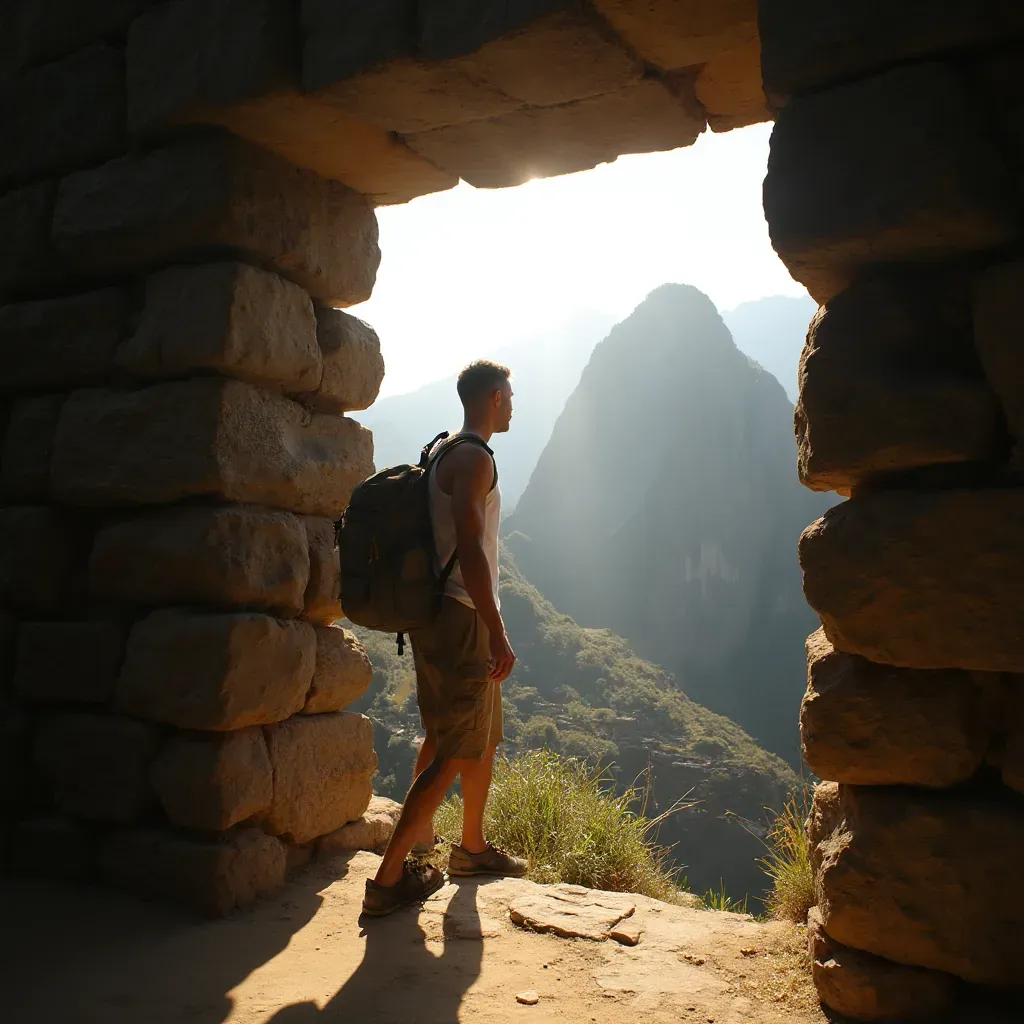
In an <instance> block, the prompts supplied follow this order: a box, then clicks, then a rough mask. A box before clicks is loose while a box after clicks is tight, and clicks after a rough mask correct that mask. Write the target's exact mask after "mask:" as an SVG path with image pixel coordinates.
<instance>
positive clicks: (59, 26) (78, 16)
mask: <svg viewBox="0 0 1024 1024" xmlns="http://www.w3.org/2000/svg"><path fill="white" fill-rule="evenodd" d="M151 2H152V0H90V2H89V3H88V4H83V3H81V2H80V0H37V2H30V3H26V4H24V5H23V6H24V7H25V8H26V17H25V20H24V22H23V25H22V34H21V40H20V42H21V52H22V58H23V60H24V62H25V63H26V64H36V63H39V62H41V61H45V60H52V59H53V58H54V57H60V56H62V55H63V54H65V53H71V52H72V51H73V50H77V49H78V48H79V47H82V46H87V45H88V44H89V43H93V42H96V41H97V40H99V39H104V38H107V37H109V36H111V35H113V34H115V33H118V32H120V31H122V30H123V29H124V28H126V27H127V25H128V23H129V22H130V21H131V20H132V18H134V17H135V15H136V14H138V13H139V11H140V10H142V9H143V7H145V5H146V4H147V3H151Z"/></svg>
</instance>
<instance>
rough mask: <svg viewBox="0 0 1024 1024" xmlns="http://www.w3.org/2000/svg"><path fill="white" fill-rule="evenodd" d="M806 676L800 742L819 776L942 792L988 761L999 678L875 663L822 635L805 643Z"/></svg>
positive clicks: (850, 781) (864, 784)
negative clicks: (991, 716)
mask: <svg viewBox="0 0 1024 1024" xmlns="http://www.w3.org/2000/svg"><path fill="white" fill-rule="evenodd" d="M807 674H808V679H807V693H806V694H805V696H804V699H803V703H802V705H801V707H800V740H801V745H802V749H803V755H804V760H805V761H806V762H807V766H808V767H809V768H810V769H811V771H812V772H814V774H815V775H817V776H819V777H820V778H823V779H831V780H834V781H836V782H843V783H851V784H855V785H862V786H926V787H932V788H937V789H942V788H946V787H949V786H954V785H956V784H957V783H959V782H964V781H966V780H967V779H969V778H971V776H972V775H974V774H975V772H976V771H977V770H978V769H979V768H980V767H981V765H982V763H983V762H984V760H985V753H986V751H987V749H988V746H989V742H990V739H991V736H990V730H989V726H988V714H987V712H988V711H989V710H990V708H991V707H992V706H994V700H993V698H994V697H995V696H996V694H997V692H998V685H997V680H998V677H991V679H989V678H987V677H985V676H984V675H983V674H982V673H976V674H974V676H972V674H971V673H969V672H963V671H957V670H955V669H949V670H946V671H917V670H914V669H905V668H893V667H892V666H891V665H876V664H874V663H872V662H870V661H867V660H866V659H865V658H861V657H858V656H857V655H855V654H843V653H842V652H841V651H837V650H836V649H835V648H834V647H833V646H832V644H831V643H830V642H829V640H828V638H827V637H826V636H825V631H824V630H823V629H819V630H818V631H817V632H816V633H813V634H812V635H811V636H810V637H809V638H808V640H807ZM986 683H988V684H990V685H986Z"/></svg>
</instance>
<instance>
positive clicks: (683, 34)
mask: <svg viewBox="0 0 1024 1024" xmlns="http://www.w3.org/2000/svg"><path fill="white" fill-rule="evenodd" d="M594 6H595V7H596V8H597V9H598V11H600V12H601V14H603V15H604V17H605V18H607V19H608V22H609V23H610V24H611V26H612V28H614V29H615V31H616V32H618V33H619V34H620V35H621V36H622V37H623V39H625V40H626V42H627V43H629V45H630V46H632V47H633V49H635V50H636V51H637V52H638V53H639V54H640V55H641V56H642V57H643V58H644V59H645V60H648V61H650V62H651V63H652V64H656V65H657V66H658V67H661V68H665V69H672V68H685V67H692V66H693V65H695V64H704V63H706V62H708V61H710V60H713V59H714V57H715V56H716V55H717V54H721V53H722V52H723V51H726V50H728V49H729V47H730V46H731V45H732V44H733V43H734V41H735V40H736V39H737V38H745V37H747V36H749V35H750V32H751V30H753V32H754V34H755V35H756V32H757V0H719V2H716V3H679V2H678V0H595V3H594Z"/></svg>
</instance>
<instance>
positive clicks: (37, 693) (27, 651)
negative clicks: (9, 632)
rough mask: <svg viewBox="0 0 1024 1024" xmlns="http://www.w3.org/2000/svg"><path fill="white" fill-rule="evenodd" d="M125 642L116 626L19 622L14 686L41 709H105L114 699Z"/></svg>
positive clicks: (102, 623)
mask: <svg viewBox="0 0 1024 1024" xmlns="http://www.w3.org/2000/svg"><path fill="white" fill-rule="evenodd" d="M124 640H125V637H124V630H123V628H122V627H121V625H120V624H119V623H116V622H110V621H96V622H23V623H22V624H21V626H20V628H19V630H18V646H17V660H16V663H15V670H14V686H15V688H16V689H18V690H19V691H20V692H21V693H22V694H23V695H24V696H25V697H27V698H28V699H29V700H31V701H33V702H35V703H39V704H43V703H52V702H55V701H67V702H71V703H76V704H103V703H105V702H106V701H108V700H109V699H110V698H111V697H112V696H113V695H114V687H115V685H116V683H117V672H118V669H119V668H120V667H121V657H122V655H123V653H124Z"/></svg>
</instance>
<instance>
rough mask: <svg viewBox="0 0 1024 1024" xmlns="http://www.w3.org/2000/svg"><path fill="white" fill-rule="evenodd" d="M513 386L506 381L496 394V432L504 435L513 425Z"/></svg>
mask: <svg viewBox="0 0 1024 1024" xmlns="http://www.w3.org/2000/svg"><path fill="white" fill-rule="evenodd" d="M512 394H513V391H512V385H511V384H510V383H509V382H508V381H505V383H504V384H502V385H501V387H500V388H498V390H497V391H495V392H494V397H493V402H494V432H495V433H496V434H504V433H505V432H506V431H507V430H508V428H509V426H510V425H511V423H512Z"/></svg>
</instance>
